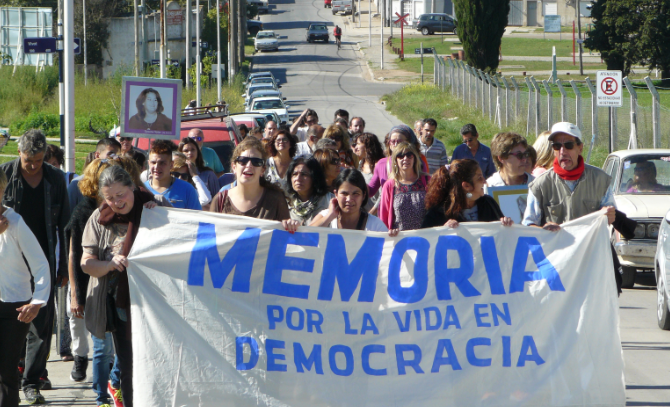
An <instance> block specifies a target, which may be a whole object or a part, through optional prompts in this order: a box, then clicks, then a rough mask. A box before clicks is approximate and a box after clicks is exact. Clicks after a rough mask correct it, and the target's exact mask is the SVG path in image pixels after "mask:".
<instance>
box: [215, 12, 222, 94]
mask: <svg viewBox="0 0 670 407" xmlns="http://www.w3.org/2000/svg"><path fill="white" fill-rule="evenodd" d="M220 100H221V13H220V10H219V0H216V104H217V105H218V104H219V101H220Z"/></svg>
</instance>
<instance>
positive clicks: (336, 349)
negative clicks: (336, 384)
mask: <svg viewBox="0 0 670 407" xmlns="http://www.w3.org/2000/svg"><path fill="white" fill-rule="evenodd" d="M338 353H342V354H343V355H344V359H345V365H344V369H340V368H338V367H337V360H336V359H335V357H336V356H337V354H338ZM328 362H329V363H330V370H332V371H333V373H335V374H336V375H338V376H351V374H352V373H353V372H354V354H353V352H352V351H351V348H350V347H348V346H345V345H334V346H332V347H331V348H330V350H329V351H328Z"/></svg>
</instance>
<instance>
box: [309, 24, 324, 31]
mask: <svg viewBox="0 0 670 407" xmlns="http://www.w3.org/2000/svg"><path fill="white" fill-rule="evenodd" d="M325 29H326V26H325V25H313V26H312V30H314V31H322V30H325Z"/></svg>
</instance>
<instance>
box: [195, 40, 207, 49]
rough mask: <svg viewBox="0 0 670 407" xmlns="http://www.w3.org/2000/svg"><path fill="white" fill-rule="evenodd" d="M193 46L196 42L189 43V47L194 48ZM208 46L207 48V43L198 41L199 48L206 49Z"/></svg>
mask: <svg viewBox="0 0 670 407" xmlns="http://www.w3.org/2000/svg"><path fill="white" fill-rule="evenodd" d="M195 45H196V42H195V41H191V46H192V47H195ZM208 46H209V44H208V43H207V41H200V48H207V47H208Z"/></svg>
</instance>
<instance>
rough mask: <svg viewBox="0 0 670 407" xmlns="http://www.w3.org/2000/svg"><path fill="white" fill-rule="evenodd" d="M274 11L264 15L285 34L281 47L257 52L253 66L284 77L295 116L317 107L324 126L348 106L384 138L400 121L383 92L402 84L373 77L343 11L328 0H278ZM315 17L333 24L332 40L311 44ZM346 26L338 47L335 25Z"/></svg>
mask: <svg viewBox="0 0 670 407" xmlns="http://www.w3.org/2000/svg"><path fill="white" fill-rule="evenodd" d="M271 3H272V4H271V7H274V8H273V9H272V10H271V13H270V14H267V15H263V16H262V17H261V20H262V21H263V28H264V29H266V30H274V31H275V33H277V34H279V35H280V36H281V37H280V39H279V41H280V47H279V51H277V52H274V51H271V52H262V53H257V54H256V55H255V56H254V58H253V70H254V71H264V70H270V71H272V73H273V74H274V76H275V77H276V78H277V79H279V80H280V81H281V85H282V89H281V91H282V93H283V94H284V96H285V97H286V98H287V100H286V104H288V105H289V106H290V108H289V113H290V114H291V115H296V114H300V113H301V112H302V111H303V110H304V109H306V108H308V107H309V108H312V109H314V110H316V112H317V114H318V115H319V122H320V123H321V125H324V126H326V125H328V124H331V123H332V121H333V114H334V112H335V110H337V109H345V110H347V111H348V112H349V114H350V117H354V116H361V117H363V118H364V119H365V121H366V131H369V132H372V133H375V134H377V136H380V137H383V136H384V135H385V134H386V133H387V132H388V131H389V130H390V128H391V127H392V126H393V125H395V124H400V123H401V122H400V120H398V119H397V118H396V117H394V116H392V115H390V114H389V113H387V112H386V111H385V107H384V105H382V104H381V103H380V102H379V98H380V96H382V95H384V94H387V93H391V92H393V91H395V90H397V89H399V88H400V87H401V85H398V84H388V83H380V82H371V81H367V80H366V79H365V78H364V76H365V75H366V74H367V67H366V65H365V62H364V61H363V60H362V59H359V56H360V53H359V52H358V51H357V49H358V47H357V45H356V44H354V43H352V42H348V41H347V34H348V31H349V30H348V29H347V26H345V25H344V24H343V22H344V20H343V19H342V18H341V17H340V16H333V15H332V13H331V11H330V9H325V8H324V7H323V0H314V1H309V0H274V1H272V2H271ZM312 22H325V23H327V25H328V27H329V29H330V32H331V41H330V42H329V43H327V44H326V43H323V42H317V43H311V44H310V43H308V42H307V41H306V40H305V34H306V32H307V31H306V29H307V27H308V26H309V24H310V23H312ZM335 24H338V25H339V26H340V27H341V28H342V32H343V35H342V47H341V49H340V50H339V51H338V49H337V46H336V45H335V41H334V38H333V36H332V30H333V28H334V26H335Z"/></svg>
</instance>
